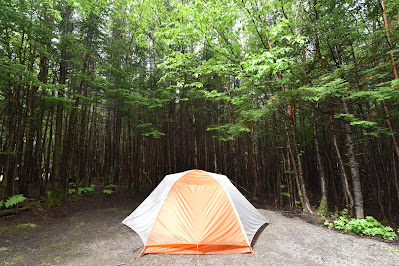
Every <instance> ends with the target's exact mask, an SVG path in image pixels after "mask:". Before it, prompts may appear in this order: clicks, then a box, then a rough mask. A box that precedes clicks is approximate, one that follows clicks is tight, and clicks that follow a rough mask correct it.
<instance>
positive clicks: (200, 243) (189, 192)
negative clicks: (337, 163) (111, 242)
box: [122, 170, 267, 256]
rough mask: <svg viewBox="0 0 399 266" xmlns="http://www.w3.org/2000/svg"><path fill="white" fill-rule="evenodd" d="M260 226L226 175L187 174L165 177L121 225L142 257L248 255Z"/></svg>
mask: <svg viewBox="0 0 399 266" xmlns="http://www.w3.org/2000/svg"><path fill="white" fill-rule="evenodd" d="M266 222H267V220H266V218H265V217H264V216H263V215H262V214H260V212H259V211H258V210H257V209H255V207H254V206H253V205H252V204H251V203H249V201H248V200H247V199H246V198H245V197H244V196H243V195H242V194H241V193H240V192H239V191H238V189H237V188H236V187H235V186H234V185H233V184H232V183H231V182H230V180H229V179H228V178H227V177H226V176H224V175H219V174H214V173H208V172H205V171H202V170H190V171H186V172H182V173H177V174H172V175H167V176H166V177H165V178H164V179H163V180H162V182H161V183H160V184H159V185H158V186H157V187H156V188H155V189H154V191H153V192H152V193H151V194H150V195H149V196H148V197H147V198H146V199H145V200H144V201H143V202H142V203H141V204H140V206H138V207H137V208H136V209H135V210H134V212H132V213H131V214H130V215H129V216H128V217H126V218H125V219H124V220H123V222H122V223H124V224H125V225H127V226H129V227H130V228H132V229H133V230H135V231H136V232H137V233H138V235H139V236H140V237H141V239H142V240H143V243H144V250H143V251H142V253H141V254H140V256H142V255H144V254H147V253H167V254H229V253H246V252H252V249H251V241H252V239H253V236H254V235H255V233H256V231H257V230H258V229H259V227H261V226H262V225H263V224H264V223H266Z"/></svg>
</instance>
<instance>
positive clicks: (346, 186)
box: [330, 114, 354, 213]
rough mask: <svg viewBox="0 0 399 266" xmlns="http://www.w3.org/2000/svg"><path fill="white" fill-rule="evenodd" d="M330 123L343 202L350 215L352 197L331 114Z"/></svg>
mask: <svg viewBox="0 0 399 266" xmlns="http://www.w3.org/2000/svg"><path fill="white" fill-rule="evenodd" d="M330 122H331V134H332V138H333V143H334V147H335V152H336V153H337V158H338V164H339V169H340V171H341V177H342V186H343V189H344V194H345V200H346V204H347V205H348V209H349V213H352V212H353V205H354V203H353V196H352V193H351V191H350V188H349V182H348V176H347V174H346V171H345V165H344V160H343V159H342V155H341V151H340V149H339V147H338V142H337V136H336V133H335V128H334V118H333V115H332V114H330Z"/></svg>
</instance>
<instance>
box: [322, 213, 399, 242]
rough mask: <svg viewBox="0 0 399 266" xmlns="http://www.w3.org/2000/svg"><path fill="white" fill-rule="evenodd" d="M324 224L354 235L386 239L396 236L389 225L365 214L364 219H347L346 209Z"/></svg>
mask: <svg viewBox="0 0 399 266" xmlns="http://www.w3.org/2000/svg"><path fill="white" fill-rule="evenodd" d="M324 225H327V226H328V228H330V229H331V228H336V229H338V230H343V231H344V232H345V233H347V232H351V233H353V234H356V235H365V236H373V237H379V238H383V239H388V240H393V239H394V238H395V237H396V233H395V232H394V230H393V229H392V228H391V227H389V226H384V225H383V224H381V223H380V222H378V221H377V220H376V219H374V218H373V217H371V216H366V218H365V219H354V218H352V219H349V218H348V210H347V209H344V210H343V211H342V212H341V216H339V217H338V218H337V219H335V220H333V221H332V222H330V221H325V222H324Z"/></svg>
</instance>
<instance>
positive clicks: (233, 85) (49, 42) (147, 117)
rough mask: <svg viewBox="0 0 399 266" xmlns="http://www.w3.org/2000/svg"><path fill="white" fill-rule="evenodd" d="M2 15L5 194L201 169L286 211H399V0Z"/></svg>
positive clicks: (141, 180)
mask: <svg viewBox="0 0 399 266" xmlns="http://www.w3.org/2000/svg"><path fill="white" fill-rule="evenodd" d="M0 10H1V12H0V147H1V153H0V188H1V190H0V191H1V192H0V200H5V199H7V198H8V197H10V196H12V195H17V194H23V195H24V196H26V197H36V198H39V197H50V196H51V197H60V198H66V197H68V191H70V189H71V188H74V189H75V191H76V195H77V193H78V191H79V188H80V187H87V186H90V185H92V184H95V185H98V186H106V185H115V186H117V188H118V189H120V190H125V191H139V190H141V189H143V188H148V187H151V188H153V187H155V186H156V185H157V184H158V183H159V182H160V181H161V180H162V178H163V177H164V176H165V175H166V174H169V173H175V172H181V171H185V170H188V169H203V170H206V171H210V172H215V173H222V174H225V175H227V176H228V177H229V178H230V179H231V181H232V182H233V183H234V184H235V185H236V186H237V187H238V188H239V189H240V191H241V192H242V193H243V194H245V195H246V196H247V197H248V198H249V199H258V200H262V201H265V202H268V203H269V204H270V205H273V206H275V207H276V208H300V209H303V210H305V211H306V212H310V213H323V212H324V213H325V212H327V211H328V210H331V211H334V210H336V209H339V210H342V209H344V208H347V209H348V212H349V213H350V215H351V216H353V217H356V218H358V219H361V218H363V217H365V216H366V215H372V216H374V217H376V218H377V219H380V220H382V219H387V220H398V219H399V216H398V215H399V176H398V175H399V143H398V134H397V130H399V110H398V103H399V102H398V99H399V74H398V63H397V54H399V47H398V45H397V43H398V40H399V12H398V10H399V2H398V1H396V0H362V1H350V0H287V1H282V0H263V1H258V0H229V1H227V0H201V1H200V0H193V1H185V0H180V1H175V0H96V1H95V0H41V1H38V0H0ZM72 185H73V186H72ZM49 192H50V193H49Z"/></svg>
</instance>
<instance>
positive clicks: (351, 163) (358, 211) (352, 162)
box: [342, 96, 364, 219]
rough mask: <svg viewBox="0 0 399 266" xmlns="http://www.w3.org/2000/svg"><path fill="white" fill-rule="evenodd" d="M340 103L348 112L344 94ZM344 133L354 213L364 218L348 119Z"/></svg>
mask: <svg viewBox="0 0 399 266" xmlns="http://www.w3.org/2000/svg"><path fill="white" fill-rule="evenodd" d="M342 105H343V108H344V112H345V114H349V110H348V105H347V103H346V101H345V99H344V96H342ZM345 135H346V145H347V147H348V153H347V156H348V158H349V168H350V170H351V175H352V186H353V195H354V200H355V215H356V218H357V219H363V218H364V210H363V195H362V186H361V180H360V173H359V164H358V162H357V160H356V151H355V144H354V142H353V134H352V128H351V126H350V124H349V121H345Z"/></svg>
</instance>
